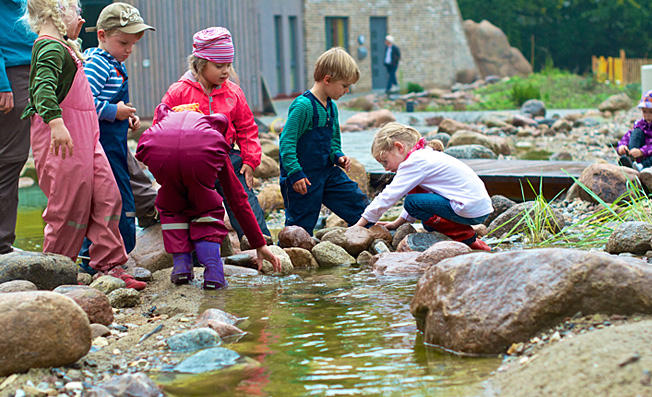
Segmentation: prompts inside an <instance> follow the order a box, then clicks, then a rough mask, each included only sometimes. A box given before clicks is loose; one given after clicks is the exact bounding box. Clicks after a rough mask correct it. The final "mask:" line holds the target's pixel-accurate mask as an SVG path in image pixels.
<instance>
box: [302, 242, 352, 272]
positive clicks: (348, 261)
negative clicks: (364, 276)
mask: <svg viewBox="0 0 652 397" xmlns="http://www.w3.org/2000/svg"><path fill="white" fill-rule="evenodd" d="M312 254H313V255H314V256H315V259H316V260H317V262H318V263H319V266H320V267H334V266H340V265H355V264H356V260H355V258H354V257H352V256H351V255H349V253H348V252H346V250H345V249H344V248H342V247H340V246H338V245H335V244H333V243H331V242H330V241H322V242H321V243H319V244H317V245H315V247H314V248H313V249H312Z"/></svg>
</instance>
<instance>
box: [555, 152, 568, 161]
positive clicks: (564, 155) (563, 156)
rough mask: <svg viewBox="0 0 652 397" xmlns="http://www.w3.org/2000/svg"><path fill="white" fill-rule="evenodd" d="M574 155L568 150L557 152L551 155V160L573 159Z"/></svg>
mask: <svg viewBox="0 0 652 397" xmlns="http://www.w3.org/2000/svg"><path fill="white" fill-rule="evenodd" d="M572 160H573V155H571V154H570V153H568V152H556V153H553V154H552V155H551V156H550V161H572Z"/></svg>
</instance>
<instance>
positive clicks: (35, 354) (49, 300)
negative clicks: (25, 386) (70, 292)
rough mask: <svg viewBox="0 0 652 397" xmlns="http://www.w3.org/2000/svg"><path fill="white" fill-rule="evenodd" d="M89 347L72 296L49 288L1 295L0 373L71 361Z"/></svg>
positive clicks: (83, 317)
mask: <svg viewBox="0 0 652 397" xmlns="http://www.w3.org/2000/svg"><path fill="white" fill-rule="evenodd" d="M9 255H10V254H9ZM90 348H91V327H90V323H89V322H88V317H87V316H86V313H84V311H83V310H82V309H81V308H80V307H79V306H78V305H77V304H76V303H75V302H74V301H73V300H72V299H70V298H67V297H65V296H63V295H61V294H57V293H54V292H50V291H32V292H13V293H10V294H3V295H2V299H0V352H2V353H0V355H1V357H2V359H1V360H0V376H7V375H9V374H13V373H18V372H25V371H27V370H28V369H30V368H35V367H39V368H48V367H59V366H62V365H67V364H72V363H74V362H75V361H77V360H79V359H80V358H81V357H83V356H84V355H86V353H88V351H89V350H90Z"/></svg>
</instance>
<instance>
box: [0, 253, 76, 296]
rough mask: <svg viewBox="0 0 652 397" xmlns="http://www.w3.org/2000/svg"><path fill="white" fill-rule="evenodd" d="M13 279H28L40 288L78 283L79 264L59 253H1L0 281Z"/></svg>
mask: <svg viewBox="0 0 652 397" xmlns="http://www.w3.org/2000/svg"><path fill="white" fill-rule="evenodd" d="M13 280H26V281H30V282H32V283H34V285H36V287H37V288H38V289H40V290H44V289H45V290H53V289H55V288H56V287H58V286H60V285H65V284H76V283H77V265H75V263H74V262H73V261H72V260H71V259H70V258H68V257H66V256H63V255H58V254H47V253H41V252H30V251H15V252H12V253H9V254H5V255H0V283H4V282H6V281H13Z"/></svg>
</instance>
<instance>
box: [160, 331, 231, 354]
mask: <svg viewBox="0 0 652 397" xmlns="http://www.w3.org/2000/svg"><path fill="white" fill-rule="evenodd" d="M166 343H167V345H168V347H169V348H170V350H172V351H173V352H175V353H188V352H195V351H197V350H202V349H207V348H209V347H215V346H219V345H220V344H221V343H222V341H221V339H220V336H219V335H218V333H217V332H215V331H214V330H212V329H210V328H207V327H205V328H196V329H193V330H190V331H187V332H184V333H181V334H176V335H172V336H171V337H169V338H168V339H167V340H166Z"/></svg>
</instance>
